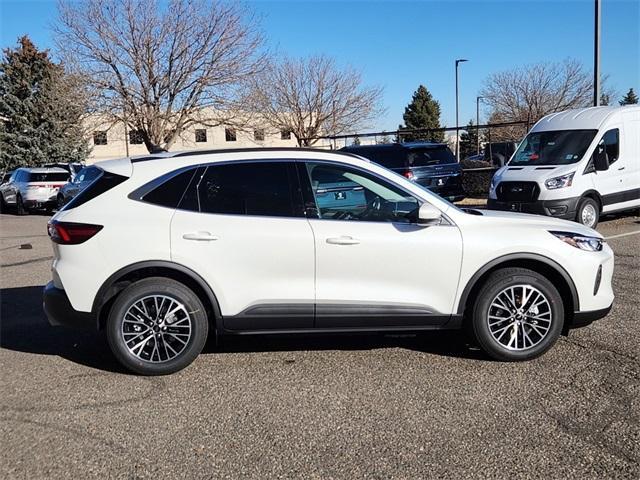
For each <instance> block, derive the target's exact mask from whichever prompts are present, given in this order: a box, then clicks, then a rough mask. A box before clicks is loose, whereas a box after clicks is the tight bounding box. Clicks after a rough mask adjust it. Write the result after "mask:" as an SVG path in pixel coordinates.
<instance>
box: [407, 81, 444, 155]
mask: <svg viewBox="0 0 640 480" xmlns="http://www.w3.org/2000/svg"><path fill="white" fill-rule="evenodd" d="M402 118H403V119H404V126H400V127H399V130H406V129H419V128H425V129H430V128H436V129H437V128H440V104H439V103H438V102H437V101H436V100H434V98H433V96H432V95H431V93H430V92H429V90H427V89H426V87H425V86H424V85H420V86H419V87H418V90H416V91H415V92H414V94H413V97H412V99H411V102H410V103H409V105H407V107H406V108H405V109H404V115H403V116H402ZM401 139H402V141H414V140H426V141H430V142H442V141H444V132H425V133H418V134H415V133H414V134H412V133H406V134H404V133H403V134H402V135H401Z"/></svg>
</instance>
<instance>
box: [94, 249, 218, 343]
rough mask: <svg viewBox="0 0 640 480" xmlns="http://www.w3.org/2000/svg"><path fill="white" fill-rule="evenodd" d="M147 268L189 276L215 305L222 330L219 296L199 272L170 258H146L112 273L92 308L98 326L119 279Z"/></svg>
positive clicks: (215, 313)
mask: <svg viewBox="0 0 640 480" xmlns="http://www.w3.org/2000/svg"><path fill="white" fill-rule="evenodd" d="M146 268H165V269H169V270H173V271H175V272H178V273H181V274H183V275H186V276H188V277H189V278H190V279H191V280H192V281H193V282H195V283H196V284H197V285H198V286H199V287H200V288H201V289H202V291H203V292H204V293H205V295H206V296H207V299H208V300H209V303H210V304H211V306H212V307H213V314H214V317H215V318H214V319H213V320H214V325H215V329H216V331H217V332H218V331H219V330H220V326H221V325H220V319H221V318H222V314H221V311H220V304H219V303H218V298H217V297H216V295H215V293H214V292H213V290H212V289H211V287H210V286H209V284H208V283H207V282H206V281H205V280H204V279H203V278H202V277H201V276H200V275H199V274H197V273H196V272H194V271H193V270H191V269H190V268H189V267H185V266H184V265H182V264H179V263H175V262H171V261H168V260H145V261H143V262H137V263H132V264H131V265H127V266H126V267H122V268H121V269H119V270H117V271H116V272H115V273H113V274H111V275H110V276H109V277H108V278H107V279H106V280H105V281H104V283H103V284H102V286H101V287H100V288H99V289H98V293H96V296H95V298H94V300H93V305H92V308H91V311H92V313H93V314H94V315H95V318H96V322H98V327H99V322H100V311H101V310H102V307H103V306H104V304H105V303H106V302H107V301H108V300H109V299H111V298H112V296H109V297H107V293H108V292H109V290H110V289H111V288H112V287H113V286H114V285H115V283H116V282H117V280H118V279H119V278H122V277H123V276H125V275H128V274H130V273H133V272H135V271H137V270H143V269H146Z"/></svg>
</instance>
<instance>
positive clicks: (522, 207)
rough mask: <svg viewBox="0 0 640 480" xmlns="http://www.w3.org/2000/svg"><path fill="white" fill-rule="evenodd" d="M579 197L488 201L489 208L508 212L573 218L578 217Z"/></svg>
mask: <svg viewBox="0 0 640 480" xmlns="http://www.w3.org/2000/svg"><path fill="white" fill-rule="evenodd" d="M578 200H580V198H579V197H575V198H563V199H559V200H537V201H535V202H515V201H513V202H506V201H499V200H496V199H494V198H490V199H489V200H488V202H487V208H488V209H489V210H505V211H508V212H522V213H536V214H538V215H546V216H548V217H556V218H563V219H565V220H573V219H575V218H576V210H577V208H578Z"/></svg>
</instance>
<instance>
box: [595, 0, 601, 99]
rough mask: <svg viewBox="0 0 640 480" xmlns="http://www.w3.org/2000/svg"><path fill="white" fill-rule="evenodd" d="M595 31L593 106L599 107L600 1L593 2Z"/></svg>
mask: <svg viewBox="0 0 640 480" xmlns="http://www.w3.org/2000/svg"><path fill="white" fill-rule="evenodd" d="M595 2H596V4H595V18H594V20H595V22H594V23H595V25H594V26H595V31H594V38H593V106H594V107H597V106H599V105H600V0H595Z"/></svg>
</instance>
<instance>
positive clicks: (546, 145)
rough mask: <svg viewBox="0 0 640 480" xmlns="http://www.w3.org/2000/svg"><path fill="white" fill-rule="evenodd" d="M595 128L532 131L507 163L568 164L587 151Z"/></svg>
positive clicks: (595, 131)
mask: <svg viewBox="0 0 640 480" xmlns="http://www.w3.org/2000/svg"><path fill="white" fill-rule="evenodd" d="M596 133H597V130H557V131H550V132H533V133H530V134H529V135H527V138H525V139H524V141H523V142H522V143H521V144H520V146H519V147H518V150H517V151H516V153H515V154H514V156H513V159H512V160H511V161H510V162H509V165H533V166H536V165H569V164H571V163H576V162H577V161H579V160H580V159H581V158H582V157H583V156H584V154H585V152H586V151H587V148H588V147H589V145H590V144H591V141H592V140H593V138H594V137H595V136H596Z"/></svg>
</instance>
